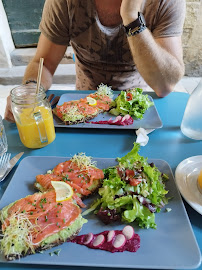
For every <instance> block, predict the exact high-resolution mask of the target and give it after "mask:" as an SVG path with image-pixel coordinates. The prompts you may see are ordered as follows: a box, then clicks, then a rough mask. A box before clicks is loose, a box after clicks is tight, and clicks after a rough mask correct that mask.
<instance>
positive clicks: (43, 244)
mask: <svg viewBox="0 0 202 270" xmlns="http://www.w3.org/2000/svg"><path fill="white" fill-rule="evenodd" d="M86 222H87V220H86V219H84V218H82V216H81V210H80V208H79V207H78V206H77V205H76V204H75V203H74V202H73V200H72V199H69V200H66V201H63V202H59V203H58V202H56V193H55V191H54V190H50V191H47V192H44V193H40V192H39V193H35V194H33V195H29V196H27V197H25V198H22V199H20V200H17V201H15V202H13V203H11V204H9V205H8V206H6V207H4V208H3V209H2V210H1V211H0V223H1V241H0V250H1V252H2V253H3V254H4V256H5V258H6V260H9V261H11V260H14V259H18V258H20V257H24V256H26V255H29V254H34V253H36V252H41V251H42V250H46V249H49V248H51V247H54V246H57V245H59V244H61V243H63V242H66V241H67V240H71V239H73V238H74V237H75V236H76V235H77V234H78V233H79V231H80V230H81V228H82V226H83V224H84V223H86Z"/></svg>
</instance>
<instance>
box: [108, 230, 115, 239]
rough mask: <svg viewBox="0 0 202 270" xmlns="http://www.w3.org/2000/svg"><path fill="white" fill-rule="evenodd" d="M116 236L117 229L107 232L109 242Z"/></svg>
mask: <svg viewBox="0 0 202 270" xmlns="http://www.w3.org/2000/svg"><path fill="white" fill-rule="evenodd" d="M114 236H115V231H109V232H108V234H107V242H111V241H112V240H113V238H114Z"/></svg>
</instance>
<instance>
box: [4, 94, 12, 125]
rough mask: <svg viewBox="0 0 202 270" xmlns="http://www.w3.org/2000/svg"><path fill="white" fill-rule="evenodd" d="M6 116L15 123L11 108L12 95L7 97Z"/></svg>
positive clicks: (6, 118)
mask: <svg viewBox="0 0 202 270" xmlns="http://www.w3.org/2000/svg"><path fill="white" fill-rule="evenodd" d="M4 118H5V120H7V121H9V122H13V123H14V122H15V119H14V116H13V113H12V110H11V97H10V96H8V97H7V104H6V110H5V114H4Z"/></svg>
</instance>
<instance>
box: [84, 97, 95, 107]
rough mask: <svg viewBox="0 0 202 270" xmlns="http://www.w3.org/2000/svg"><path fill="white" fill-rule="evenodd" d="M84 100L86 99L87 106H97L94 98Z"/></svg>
mask: <svg viewBox="0 0 202 270" xmlns="http://www.w3.org/2000/svg"><path fill="white" fill-rule="evenodd" d="M86 99H87V102H88V104H89V105H90V106H95V105H97V100H96V99H94V98H92V97H87V98H86Z"/></svg>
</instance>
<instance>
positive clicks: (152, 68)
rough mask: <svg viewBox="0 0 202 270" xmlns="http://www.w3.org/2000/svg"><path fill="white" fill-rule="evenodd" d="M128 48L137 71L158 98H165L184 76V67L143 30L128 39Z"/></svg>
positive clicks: (146, 30) (147, 31)
mask: <svg viewBox="0 0 202 270" xmlns="http://www.w3.org/2000/svg"><path fill="white" fill-rule="evenodd" d="M128 42H129V46H130V49H131V53H132V55H133V59H134V62H135V64H136V66H137V69H138V71H139V72H140V74H141V75H142V77H143V78H144V80H145V81H146V82H147V84H148V85H149V86H150V87H151V88H152V89H153V90H154V91H155V92H156V94H157V95H158V96H161V97H163V96H166V95H167V94H169V93H170V92H171V91H172V90H173V87H174V86H175V84H176V83H177V82H178V81H179V80H180V79H181V77H182V76H183V74H184V65H183V62H182V61H179V60H178V59H177V58H176V57H174V56H173V55H171V54H170V53H169V52H167V51H166V50H165V49H164V48H162V47H161V46H160V45H159V44H158V43H157V42H156V40H155V39H154V38H153V36H152V34H151V32H150V31H149V30H148V29H145V30H144V31H143V32H141V33H140V34H137V35H136V36H131V37H128Z"/></svg>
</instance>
